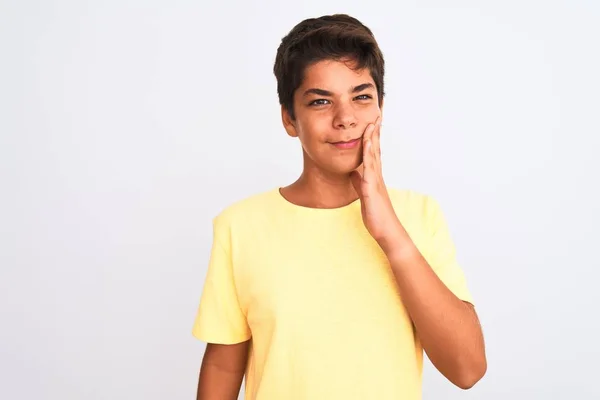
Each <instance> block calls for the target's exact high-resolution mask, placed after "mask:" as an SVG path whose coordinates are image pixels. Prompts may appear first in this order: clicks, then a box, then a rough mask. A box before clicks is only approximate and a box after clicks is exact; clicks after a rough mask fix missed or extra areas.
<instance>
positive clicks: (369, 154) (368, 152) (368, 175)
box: [363, 139, 375, 182]
mask: <svg viewBox="0 0 600 400" xmlns="http://www.w3.org/2000/svg"><path fill="white" fill-rule="evenodd" d="M363 153H364V155H363V165H364V170H363V179H364V180H365V181H366V182H371V181H372V180H373V178H374V176H375V175H374V173H375V156H374V154H373V140H372V139H368V140H367V141H366V143H365V148H364V150H363Z"/></svg>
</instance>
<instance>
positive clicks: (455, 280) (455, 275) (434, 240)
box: [426, 196, 474, 304]
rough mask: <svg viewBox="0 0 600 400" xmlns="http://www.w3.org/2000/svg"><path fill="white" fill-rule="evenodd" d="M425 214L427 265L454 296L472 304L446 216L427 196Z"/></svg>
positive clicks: (434, 201)
mask: <svg viewBox="0 0 600 400" xmlns="http://www.w3.org/2000/svg"><path fill="white" fill-rule="evenodd" d="M426 215H427V221H428V227H429V232H430V243H429V246H428V251H427V254H428V256H427V261H428V263H429V265H430V266H431V268H432V269H433V270H434V271H435V272H436V274H437V276H438V277H439V278H440V280H441V281H442V282H443V283H444V284H445V285H446V287H448V289H450V290H451V291H452V293H454V295H455V296H456V297H458V298H459V299H461V300H463V301H466V302H469V303H471V304H474V303H473V297H472V295H471V293H470V291H469V288H468V287H467V281H466V278H465V275H464V272H463V270H462V268H461V266H460V265H459V263H458V260H457V258H456V248H455V246H454V242H453V240H452V237H451V235H450V230H449V228H448V225H447V223H446V218H445V216H444V214H443V212H442V209H441V207H440V205H439V203H438V202H437V201H436V200H435V199H433V198H432V197H429V196H428V197H427V212H426Z"/></svg>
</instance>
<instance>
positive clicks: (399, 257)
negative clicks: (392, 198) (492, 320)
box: [382, 226, 486, 388]
mask: <svg viewBox="0 0 600 400" xmlns="http://www.w3.org/2000/svg"><path fill="white" fill-rule="evenodd" d="M382 248H383V249H384V251H385V252H386V255H387V256H388V260H389V261H390V265H391V268H392V271H393V273H394V276H395V278H396V281H397V284H398V287H399V290H400V293H401V296H402V301H403V303H404V305H405V307H406V309H407V311H408V313H409V315H410V317H411V318H412V320H413V323H414V325H415V328H416V330H417V334H418V335H419V338H420V340H421V343H422V345H423V348H424V350H425V352H426V353H427V355H428V357H429V358H430V360H431V362H432V363H433V364H434V365H435V367H436V368H437V369H438V370H439V371H440V372H441V373H442V374H443V375H444V376H446V378H448V379H449V380H450V381H451V382H452V383H454V384H455V385H457V386H459V387H461V388H469V387H471V386H473V385H474V384H475V383H476V382H477V381H478V380H479V379H481V377H482V376H483V374H484V373H485V370H486V358H485V349H484V343H483V334H482V331H481V326H480V324H479V320H478V318H477V314H476V312H475V310H474V309H473V307H472V305H470V304H468V303H465V302H463V301H462V300H460V299H459V298H458V297H456V296H455V295H454V294H453V293H452V292H451V291H450V290H449V289H448V288H447V287H446V285H445V284H444V283H443V282H442V281H441V280H440V279H439V278H438V276H437V274H436V273H435V271H434V270H433V269H432V268H431V267H430V266H429V264H428V263H427V261H426V260H425V258H424V257H423V256H422V255H421V253H420V252H419V251H418V249H417V248H416V246H415V245H414V243H413V242H412V240H411V239H410V237H409V236H408V234H407V233H406V231H405V230H404V228H403V227H401V226H399V227H398V234H397V235H395V238H394V240H393V242H392V243H389V244H383V245H382Z"/></svg>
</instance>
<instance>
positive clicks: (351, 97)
mask: <svg viewBox="0 0 600 400" xmlns="http://www.w3.org/2000/svg"><path fill="white" fill-rule="evenodd" d="M351 67H352V64H347V63H343V62H339V61H330V60H327V61H320V62H318V63H316V64H313V65H311V66H309V67H308V68H307V69H306V70H305V74H304V82H303V83H302V85H301V86H300V87H299V88H298V89H297V90H296V92H295V95H294V111H295V114H296V119H295V120H292V119H291V118H290V116H289V114H288V113H287V111H285V110H282V116H283V123H284V126H285V128H286V131H287V133H288V134H289V135H290V136H293V137H298V138H299V139H300V142H301V143H302V148H303V150H304V167H305V170H306V169H307V168H311V169H314V168H316V169H318V170H320V171H322V172H325V173H329V174H332V173H333V174H336V175H337V174H349V173H350V172H352V171H353V170H355V169H356V168H358V167H359V166H360V164H361V163H362V135H363V133H364V131H365V129H366V127H367V125H368V124H370V123H374V122H375V120H376V119H377V117H379V116H380V115H381V111H382V110H381V109H380V107H379V101H378V97H377V89H376V87H375V82H374V81H373V78H372V77H371V74H370V73H369V71H368V70H367V69H364V70H353V69H352V68H351Z"/></svg>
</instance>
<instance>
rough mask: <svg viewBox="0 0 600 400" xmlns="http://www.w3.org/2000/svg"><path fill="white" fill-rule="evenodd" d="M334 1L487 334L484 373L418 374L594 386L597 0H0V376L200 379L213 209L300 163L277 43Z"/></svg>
mask: <svg viewBox="0 0 600 400" xmlns="http://www.w3.org/2000/svg"><path fill="white" fill-rule="evenodd" d="M325 4H326V5H325ZM335 12H344V13H349V14H351V15H353V16H355V17H357V18H359V19H360V20H361V21H363V22H364V23H365V24H366V25H368V26H369V27H370V28H371V29H372V30H373V31H374V33H375V35H376V37H377V39H378V41H379V43H380V45H381V48H382V50H383V52H384V54H385V57H386V61H387V74H386V91H387V93H388V96H387V98H386V107H385V113H384V115H385V117H384V119H385V124H384V129H383V133H382V134H383V135H384V137H383V139H382V146H383V153H384V172H385V177H386V180H387V183H388V185H390V186H394V187H397V188H411V189H415V190H418V191H422V192H425V193H427V194H430V195H433V196H435V197H436V198H437V199H438V200H439V201H440V203H441V204H442V207H443V209H444V211H445V212H446V215H447V218H448V221H449V224H450V227H451V231H452V233H453V236H454V239H455V242H456V245H457V248H458V252H459V259H460V262H461V264H462V265H463V268H464V270H465V273H466V274H467V277H468V279H469V283H470V287H471V290H472V292H473V294H474V296H475V298H476V300H477V307H478V311H479V313H480V316H481V320H482V324H483V327H484V333H485V335H486V342H487V351H488V359H489V370H488V373H487V376H486V377H485V378H484V379H483V380H482V381H481V382H480V383H479V384H478V385H477V386H476V387H475V388H473V389H471V390H470V391H467V392H464V391H461V390H460V389H457V388H454V387H453V386H452V385H451V384H450V383H449V382H447V381H446V380H445V379H444V378H443V377H442V376H441V375H440V374H438V373H437V372H436V371H435V370H434V369H433V367H432V366H431V365H430V364H429V363H427V365H426V368H425V377H424V398H425V399H489V400H493V399H498V400H500V399H597V398H600V387H599V385H598V383H597V373H598V368H597V360H598V357H600V342H599V341H598V337H600V328H599V326H598V315H599V313H598V306H599V303H600V296H599V295H598V292H597V291H596V290H597V288H598V280H599V279H600V274H599V273H598V270H599V267H600V262H599V261H598V251H597V248H598V247H597V246H598V239H599V233H598V232H599V231H598V226H599V225H598V224H599V223H600V220H599V219H600V213H599V211H598V208H599V203H600V195H599V191H598V182H599V181H600V179H599V177H598V175H599V172H600V162H599V161H598V158H597V157H596V154H597V152H598V151H599V150H600V139H599V138H600V122H599V110H600V95H599V93H600V79H599V71H600V50H599V46H600V45H599V39H600V4H599V3H598V2H596V1H592V0H589V1H575V0H571V1H566V0H565V1H502V2H500V1H453V2H447V1H441V0H439V1H420V2H408V1H403V2H400V3H396V2H391V1H390V2H374V1H348V0H346V1H339V0H338V1H328V2H322V1H317V0H312V1H296V2H285V1H271V2H266V1H254V2H243V1H241V0H240V1H237V2H218V1H214V2H210V3H208V2H205V1H202V0H200V1H175V0H171V1H162V2H161V1H140V0H137V1H134V0H126V1H96V2H91V1H74V0H71V1H23V0H21V1H16V0H14V1H6V0H2V1H0V50H1V51H0V161H1V164H0V166H1V169H0V179H1V181H0V182H1V185H0V191H1V196H0V313H1V317H0V324H1V329H0V382H1V383H0V398H2V399H11V400H20V399H36V400H37V399H52V400H54V399H56V400H59V399H60V400H71V399H103V400H104V399H106V400H109V399H110V400H112V399H144V400H159V399H192V398H194V396H195V390H196V383H197V374H198V368H199V365H200V361H201V357H202V353H203V349H204V345H203V344H202V343H200V342H197V341H196V340H195V339H193V337H192V336H191V327H192V322H193V318H194V316H195V313H196V307H197V305H198V301H199V298H200V293H201V288H202V283H203V280H204V274H205V271H206V264H207V261H208V252H209V248H210V243H211V233H212V231H211V219H212V217H213V216H214V215H216V214H217V213H218V212H219V211H220V210H221V209H222V208H223V207H225V206H226V205H228V204H229V203H231V202H232V201H234V200H237V199H240V198H243V197H246V196H248V195H250V194H253V193H256V192H260V191H263V190H269V189H272V188H274V187H276V186H281V185H285V184H288V183H290V182H291V181H293V180H294V179H295V178H296V177H297V175H298V174H299V173H300V168H301V152H300V147H299V145H298V143H297V142H296V141H295V140H294V139H291V138H289V137H287V135H286V134H285V132H284V130H283V129H282V127H281V122H280V117H279V105H278V103H277V96H276V84H275V78H274V77H273V75H272V65H273V61H274V57H275V51H276V49H277V46H278V45H279V41H280V39H281V38H282V37H283V36H284V35H285V34H286V33H287V32H288V31H289V30H290V29H291V28H292V27H293V26H294V25H295V24H296V23H298V22H300V21H301V20H302V19H304V18H307V17H314V16H320V15H323V14H330V13H335ZM365 340H368V339H367V338H366V339H365ZM359 345H360V343H357V346H359ZM373 367H376V366H373Z"/></svg>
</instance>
